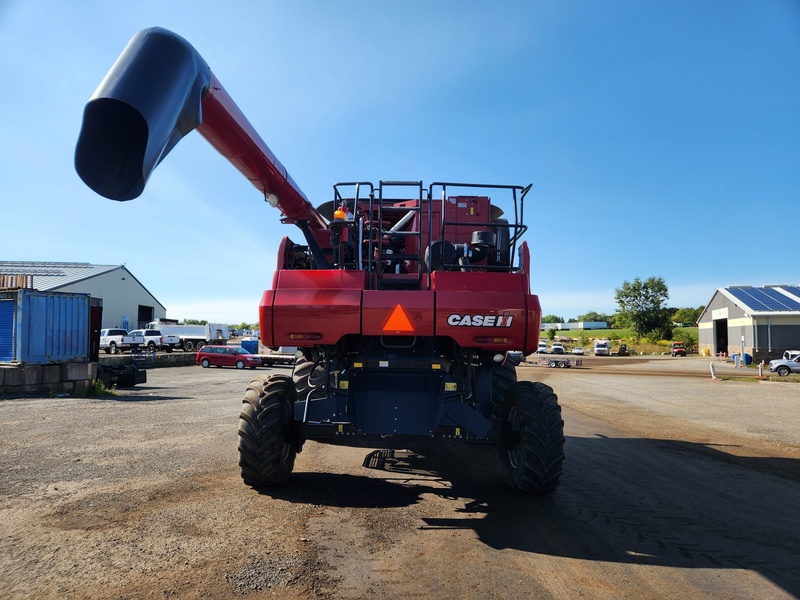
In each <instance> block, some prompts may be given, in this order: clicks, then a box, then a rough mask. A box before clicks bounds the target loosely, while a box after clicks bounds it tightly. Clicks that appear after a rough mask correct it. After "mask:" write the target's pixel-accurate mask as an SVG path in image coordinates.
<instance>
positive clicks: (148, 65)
mask: <svg viewBox="0 0 800 600" xmlns="http://www.w3.org/2000/svg"><path fill="white" fill-rule="evenodd" d="M193 129H197V130H198V132H199V133H200V134H201V135H202V136H203V137H205V138H206V139H207V140H208V141H209V143H211V145H212V146H214V148H216V150H217V151H218V152H219V153H220V154H222V155H223V156H224V157H225V158H227V159H228V160H229V161H230V162H231V163H233V165H234V166H235V167H236V168H237V169H238V170H239V171H240V172H241V173H242V174H243V175H244V176H245V177H246V178H247V179H248V180H249V181H250V182H251V183H252V184H253V185H254V186H255V187H256V188H257V189H258V190H259V191H261V192H262V194H263V195H264V197H265V199H268V200H269V201H270V204H272V205H273V206H276V207H277V208H278V209H279V210H280V211H281V212H282V213H283V215H284V217H285V218H284V221H285V222H288V223H296V224H298V225H299V226H301V229H303V230H304V231H309V230H311V231H314V230H322V229H327V222H326V221H325V220H324V219H323V217H322V216H321V215H320V214H319V213H318V212H317V211H316V210H315V209H314V207H313V206H312V205H311V203H310V202H309V201H308V199H307V198H306V196H305V194H303V192H302V191H301V190H300V189H299V188H298V186H297V184H295V182H294V180H293V179H292V178H291V176H290V175H289V174H288V173H287V171H286V168H285V167H284V166H283V165H282V164H281V163H280V161H279V160H278V159H277V158H276V157H275V155H274V154H273V153H272V151H271V150H270V149H269V147H268V146H267V144H266V143H264V141H263V140H262V139H261V137H260V136H259V135H258V133H256V131H255V130H254V129H253V126H252V125H251V124H250V122H249V121H248V120H247V118H246V117H245V116H244V114H243V113H242V112H241V110H240V109H239V107H238V106H237V105H236V103H235V102H234V101H233V100H232V99H231V97H230V96H229V95H228V93H227V92H226V91H225V89H224V88H223V87H222V85H221V84H220V82H219V80H218V79H217V78H216V77H215V76H214V74H213V73H212V72H211V69H210V68H209V66H208V65H207V64H206V62H205V61H204V60H203V58H202V57H201V56H200V54H199V53H198V52H197V50H195V49H194V47H193V46H192V45H191V44H189V42H187V41H186V40H184V39H183V38H182V37H180V36H178V35H176V34H174V33H172V32H171V31H167V30H166V29H162V28H160V27H153V28H150V29H145V30H143V31H140V32H139V33H137V34H136V35H135V36H134V37H133V38H132V39H131V40H130V42H128V45H127V46H126V47H125V49H124V50H123V52H122V54H121V55H120V56H119V58H118V59H117V61H116V62H115V63H114V65H113V66H112V67H111V69H110V70H109V72H108V74H107V75H106V76H105V78H104V79H103V81H102V82H101V83H100V85H99V87H98V88H97V90H96V91H95V93H94V94H93V95H92V97H91V98H90V100H89V102H88V103H87V104H86V108H85V110H84V114H83V124H82V127H81V131H80V134H79V137H78V143H77V146H76V148H75V169H76V171H77V172H78V175H79V176H80V177H81V179H82V180H83V181H84V182H85V183H86V185H88V186H89V187H90V188H91V189H92V190H94V191H95V192H97V193H98V194H100V195H101V196H105V197H106V198H110V199H112V200H120V201H125V200H132V199H134V198H137V197H138V196H139V195H141V193H142V192H143V191H144V188H145V185H146V184H147V180H148V179H149V177H150V175H151V174H152V172H153V170H154V169H155V168H156V167H157V166H158V164H159V163H160V162H161V161H162V160H163V159H164V158H165V157H166V156H167V154H168V153H169V152H170V150H172V148H173V147H174V146H175V145H176V144H177V143H178V142H179V141H180V140H181V139H182V138H183V137H184V136H185V135H187V134H188V133H190V132H191V131H192V130H193Z"/></svg>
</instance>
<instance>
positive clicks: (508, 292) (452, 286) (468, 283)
mask: <svg viewBox="0 0 800 600" xmlns="http://www.w3.org/2000/svg"><path fill="white" fill-rule="evenodd" d="M432 281H433V283H432V286H433V289H434V290H435V293H436V335H439V336H448V337H451V338H453V339H454V340H456V342H458V344H459V345H461V346H463V347H466V348H476V347H480V348H484V349H487V350H491V349H498V350H512V349H523V350H527V345H526V344H527V337H528V326H527V323H528V320H529V319H528V316H529V313H528V302H527V299H528V298H527V297H528V296H529V294H527V277H526V276H525V275H524V274H522V273H481V272H472V273H461V272H446V271H437V272H434V273H433V279H432ZM536 304H538V301H537V303H536ZM479 338H483V340H479ZM486 338H498V339H505V340H506V341H498V342H494V343H493V342H490V341H486Z"/></svg>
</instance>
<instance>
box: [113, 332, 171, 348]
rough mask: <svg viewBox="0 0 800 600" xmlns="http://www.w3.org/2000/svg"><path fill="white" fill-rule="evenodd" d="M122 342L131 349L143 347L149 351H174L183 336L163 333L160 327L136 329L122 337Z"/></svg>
mask: <svg viewBox="0 0 800 600" xmlns="http://www.w3.org/2000/svg"><path fill="white" fill-rule="evenodd" d="M122 342H123V344H125V345H127V346H128V347H130V348H131V349H135V348H140V347H142V348H144V349H146V350H147V351H148V352H155V351H156V350H165V351H167V352H172V351H173V350H174V349H175V348H180V346H181V338H179V337H178V336H177V335H163V334H162V333H161V331H160V330H159V329H134V330H133V331H131V332H130V333H128V335H126V336H125V337H123V338H122Z"/></svg>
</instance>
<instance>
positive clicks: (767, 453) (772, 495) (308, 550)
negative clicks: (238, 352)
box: [0, 357, 800, 599]
mask: <svg viewBox="0 0 800 600" xmlns="http://www.w3.org/2000/svg"><path fill="white" fill-rule="evenodd" d="M584 364H585V367H584V368H582V369H574V368H573V369H549V368H546V367H538V366H524V367H520V368H519V370H518V371H519V376H520V378H521V379H531V380H540V381H544V382H545V383H547V384H549V385H551V386H553V388H554V389H555V390H556V392H557V393H558V394H559V397H560V399H561V404H562V406H563V414H564V419H565V422H566V426H565V429H566V434H567V445H566V452H567V460H566V462H565V475H564V477H563V478H562V485H561V487H560V488H559V489H558V490H557V492H556V493H555V494H553V495H552V496H551V497H548V498H534V497H529V496H523V495H519V494H515V493H512V492H511V491H510V490H508V489H507V488H506V487H505V486H504V485H503V484H502V482H501V478H500V475H499V470H498V468H497V464H496V463H497V461H496V454H495V452H494V451H493V450H492V449H491V448H487V447H483V446H477V445H470V446H462V445H456V446H443V447H432V448H430V449H428V451H426V452H425V453H424V455H422V454H414V453H411V452H407V451H395V452H388V451H386V452H382V453H381V452H377V451H376V452H373V451H372V450H369V449H353V448H337V447H331V446H324V445H319V444H315V443H307V444H306V446H305V447H304V449H303V452H302V453H301V454H299V455H298V460H297V463H296V467H295V473H294V475H293V477H292V479H291V480H290V482H289V483H288V484H287V485H285V486H283V487H281V488H277V489H275V490H274V491H271V493H270V494H269V495H266V494H259V493H257V492H255V491H253V490H252V489H249V488H247V487H246V486H245V485H244V484H243V483H242V482H241V479H240V478H239V472H238V466H237V464H236V461H237V456H236V427H237V423H238V413H239V407H240V404H241V398H242V395H243V392H244V388H245V386H246V384H247V382H248V381H249V380H250V378H251V377H252V376H253V375H254V374H255V372H252V371H237V370H232V369H230V370H228V369H201V368H199V367H183V368H171V369H156V370H151V371H150V372H149V373H148V383H147V384H144V385H140V386H137V387H136V388H133V389H131V390H128V391H123V392H121V393H120V395H119V396H117V397H113V398H106V399H81V398H30V399H19V400H5V401H0V427H2V444H1V445H0V597H2V598H34V597H35V598H114V599H128V598H220V597H226V598H227V597H244V598H248V599H250V598H253V599H256V598H271V597H281V598H290V599H291V598H353V599H355V598H359V599H360V598H364V599H366V598H430V597H437V598H459V599H463V598H465V597H474V598H531V597H539V598H574V597H584V598H612V597H613V598H653V597H660V598H669V597H672V598H681V599H683V598H797V597H800V569H798V565H800V517H799V516H798V511H797V507H798V506H800V411H798V409H797V407H798V402H800V386H798V385H797V384H792V383H787V382H739V381H722V380H717V381H712V380H711V378H710V374H709V361H708V359H705V360H703V359H696V358H687V359H670V358H669V357H667V358H662V357H652V358H649V357H645V358H639V357H636V358H631V359H620V358H618V357H609V358H608V359H600V358H593V357H591V358H590V357H587V358H586V359H585V361H584ZM717 366H718V372H720V373H728V372H730V373H731V374H736V372H735V371H733V370H732V367H730V366H729V365H727V364H724V363H719V364H718V365H717ZM276 370H277V371H281V372H286V370H285V369H284V370H281V369H276ZM264 371H266V370H265V369H261V370H259V372H258V373H259V374H263V373H264ZM376 450H377V449H376ZM365 464H368V465H369V466H368V467H365V466H364V465H365Z"/></svg>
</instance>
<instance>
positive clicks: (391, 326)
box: [383, 304, 414, 331]
mask: <svg viewBox="0 0 800 600" xmlns="http://www.w3.org/2000/svg"><path fill="white" fill-rule="evenodd" d="M383 330H384V331H414V327H413V326H412V325H411V321H409V320H408V317H407V316H406V311H404V310H403V307H402V306H400V305H399V304H398V305H397V306H395V307H394V310H393V311H392V314H391V315H389V319H388V320H387V321H386V324H385V325H384V326H383Z"/></svg>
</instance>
